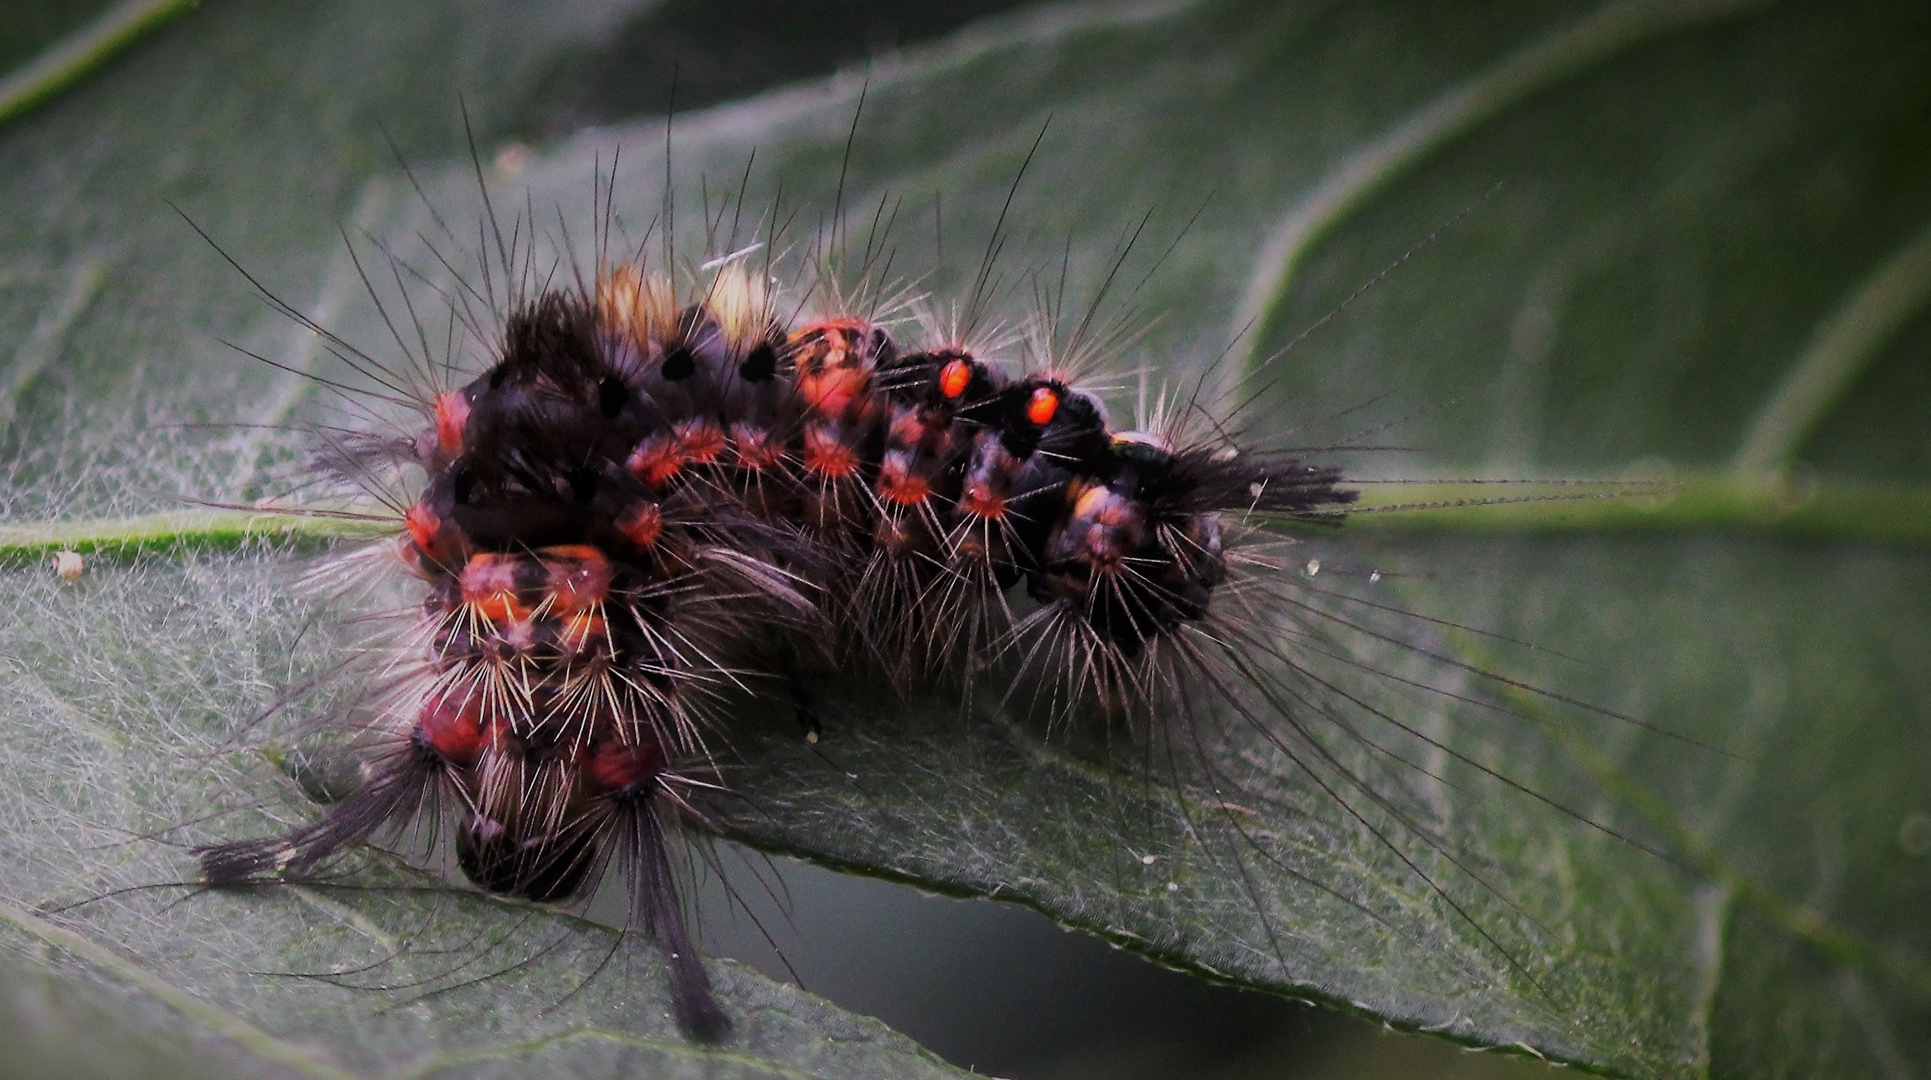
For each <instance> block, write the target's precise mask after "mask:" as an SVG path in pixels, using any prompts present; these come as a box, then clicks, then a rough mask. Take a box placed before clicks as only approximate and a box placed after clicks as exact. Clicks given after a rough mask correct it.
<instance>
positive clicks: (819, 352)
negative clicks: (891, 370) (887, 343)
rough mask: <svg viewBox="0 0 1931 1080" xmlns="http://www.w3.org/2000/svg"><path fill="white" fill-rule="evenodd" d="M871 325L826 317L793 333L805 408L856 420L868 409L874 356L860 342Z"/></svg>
mask: <svg viewBox="0 0 1931 1080" xmlns="http://www.w3.org/2000/svg"><path fill="white" fill-rule="evenodd" d="M870 333H871V325H870V324H869V323H866V322H864V321H863V320H859V319H825V320H822V321H819V322H815V323H811V324H809V325H807V326H806V327H805V328H804V329H802V330H800V331H798V332H797V333H795V334H793V335H791V341H792V345H793V348H794V364H795V367H796V370H797V375H796V380H797V389H798V397H799V399H800V400H801V401H803V402H804V405H805V409H806V411H808V412H810V413H814V414H816V415H818V416H820V417H822V418H824V419H826V420H836V419H854V418H855V416H856V414H857V413H862V412H863V411H864V408H865V402H864V400H863V399H864V398H865V396H866V394H867V392H868V389H869V387H870V383H871V378H872V356H871V354H870V352H869V351H867V350H865V349H864V348H863V347H862V345H861V343H862V342H863V341H864V339H865V338H866V336H867V335H869V334H870Z"/></svg>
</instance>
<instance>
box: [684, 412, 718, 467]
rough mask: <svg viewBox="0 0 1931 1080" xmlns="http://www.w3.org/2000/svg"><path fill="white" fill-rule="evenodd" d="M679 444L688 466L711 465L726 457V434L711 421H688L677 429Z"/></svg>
mask: <svg viewBox="0 0 1931 1080" xmlns="http://www.w3.org/2000/svg"><path fill="white" fill-rule="evenodd" d="M677 444H678V446H679V447H681V448H682V449H683V451H684V462H685V464H688V465H709V464H711V463H712V462H715V461H716V460H717V459H718V458H720V457H722V456H724V446H725V442H724V432H723V430H721V429H720V428H719V427H718V426H717V425H716V424H714V423H712V422H710V421H709V420H686V421H684V422H683V423H682V424H679V425H678V427H677Z"/></svg>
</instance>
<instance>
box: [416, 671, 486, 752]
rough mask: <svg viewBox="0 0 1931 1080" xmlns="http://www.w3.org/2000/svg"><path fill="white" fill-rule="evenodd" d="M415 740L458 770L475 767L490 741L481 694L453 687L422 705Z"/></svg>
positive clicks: (417, 718) (468, 689)
mask: <svg viewBox="0 0 1931 1080" xmlns="http://www.w3.org/2000/svg"><path fill="white" fill-rule="evenodd" d="M416 737H417V738H419V739H421V740H422V741H423V742H425V743H427V744H428V745H429V747H430V749H432V750H434V751H435V752H436V754H437V756H439V757H441V758H442V759H443V760H444V761H447V762H449V763H450V764H451V765H454V766H456V767H457V768H460V769H467V768H469V767H470V766H471V765H474V764H476V760H477V759H478V758H480V757H481V756H482V754H483V748H484V747H485V746H487V745H489V742H490V732H489V725H488V723H487V722H486V721H485V720H484V717H483V695H482V693H481V691H478V690H475V689H473V688H464V687H454V688H451V689H449V690H447V691H445V692H443V693H441V694H436V695H434V696H433V697H431V698H429V700H427V701H425V702H423V704H422V712H421V713H420V714H418V715H417V717H416Z"/></svg>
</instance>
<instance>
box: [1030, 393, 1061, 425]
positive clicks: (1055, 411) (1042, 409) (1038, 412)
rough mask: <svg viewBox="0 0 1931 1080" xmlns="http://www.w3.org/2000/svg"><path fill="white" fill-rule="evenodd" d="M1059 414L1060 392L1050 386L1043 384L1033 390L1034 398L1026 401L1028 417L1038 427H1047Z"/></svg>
mask: <svg viewBox="0 0 1931 1080" xmlns="http://www.w3.org/2000/svg"><path fill="white" fill-rule="evenodd" d="M1057 415H1059V392H1058V391H1057V390H1054V389H1053V388H1052V387H1050V386H1042V387H1040V388H1039V389H1037V390H1034V391H1033V398H1032V400H1031V401H1028V402H1027V403H1026V419H1028V420H1031V421H1032V422H1033V423H1034V424H1035V425H1036V426H1038V427H1045V426H1046V425H1047V424H1050V423H1052V422H1053V417H1055V416H1057Z"/></svg>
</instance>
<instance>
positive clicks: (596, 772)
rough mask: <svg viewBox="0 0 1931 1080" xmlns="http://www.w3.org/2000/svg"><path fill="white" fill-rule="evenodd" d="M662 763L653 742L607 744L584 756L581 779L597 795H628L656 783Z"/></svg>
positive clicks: (661, 769) (600, 745) (662, 759)
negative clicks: (621, 792) (587, 783)
mask: <svg viewBox="0 0 1931 1080" xmlns="http://www.w3.org/2000/svg"><path fill="white" fill-rule="evenodd" d="M663 763H664V755H662V754H660V753H658V750H657V744H656V743H654V742H648V741H647V742H640V743H623V742H615V741H612V742H606V743H602V744H599V745H598V746H596V747H594V748H593V749H591V750H589V751H587V752H586V753H585V754H584V755H583V777H584V779H585V780H587V781H589V783H590V786H591V787H592V788H594V789H596V790H597V791H599V792H617V791H628V790H633V789H635V788H637V787H639V786H641V785H643V784H646V783H649V782H650V781H652V780H655V779H656V778H657V777H658V775H660V774H661V773H662V772H663Z"/></svg>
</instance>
